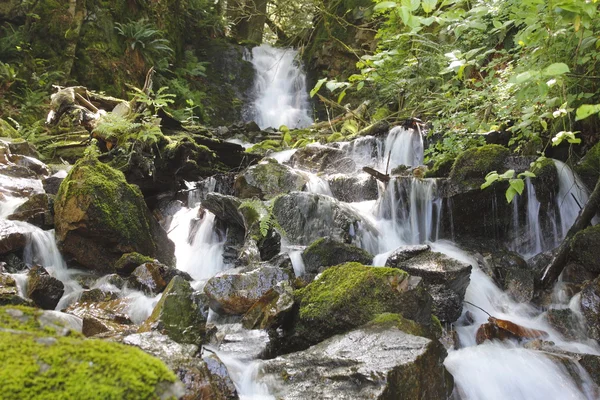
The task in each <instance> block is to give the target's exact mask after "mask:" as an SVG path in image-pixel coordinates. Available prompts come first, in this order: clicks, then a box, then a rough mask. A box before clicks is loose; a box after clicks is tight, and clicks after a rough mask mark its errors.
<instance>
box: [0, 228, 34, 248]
mask: <svg viewBox="0 0 600 400" xmlns="http://www.w3.org/2000/svg"><path fill="white" fill-rule="evenodd" d="M30 231H31V230H30V229H29V228H28V227H27V226H25V225H24V224H20V223H18V222H12V221H7V220H3V219H2V220H0V255H2V254H7V253H14V252H20V251H22V250H23V249H24V248H25V245H26V244H27V237H28V234H29V232H30Z"/></svg>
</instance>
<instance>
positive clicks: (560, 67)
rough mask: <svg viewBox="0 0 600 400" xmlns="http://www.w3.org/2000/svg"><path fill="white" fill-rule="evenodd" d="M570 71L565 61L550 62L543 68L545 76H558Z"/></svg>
mask: <svg viewBox="0 0 600 400" xmlns="http://www.w3.org/2000/svg"><path fill="white" fill-rule="evenodd" d="M567 72H569V66H568V65H567V64H565V63H554V64H550V65H549V66H547V67H546V68H544V69H543V70H542V75H544V76H557V75H562V74H566V73H567Z"/></svg>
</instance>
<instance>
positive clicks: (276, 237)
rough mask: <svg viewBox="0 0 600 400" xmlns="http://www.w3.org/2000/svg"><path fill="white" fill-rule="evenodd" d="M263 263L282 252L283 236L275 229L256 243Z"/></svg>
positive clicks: (270, 230)
mask: <svg viewBox="0 0 600 400" xmlns="http://www.w3.org/2000/svg"><path fill="white" fill-rule="evenodd" d="M256 245H257V246H258V251H259V253H260V259H261V261H268V260H270V259H271V258H273V257H275V256H276V255H277V254H279V252H280V251H281V235H280V234H279V233H278V232H277V231H276V230H275V229H273V228H271V229H269V230H268V232H267V235H266V236H263V237H261V238H260V240H259V241H258V242H257V243H256Z"/></svg>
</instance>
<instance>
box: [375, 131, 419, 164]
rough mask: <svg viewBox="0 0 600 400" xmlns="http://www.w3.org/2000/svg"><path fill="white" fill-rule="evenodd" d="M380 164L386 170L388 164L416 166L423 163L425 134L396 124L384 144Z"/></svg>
mask: <svg viewBox="0 0 600 400" xmlns="http://www.w3.org/2000/svg"><path fill="white" fill-rule="evenodd" d="M381 156H382V157H380V160H379V165H380V167H382V170H385V169H386V167H387V164H388V157H389V165H390V168H393V167H397V166H398V165H407V166H410V167H416V166H418V165H422V164H423V136H421V134H420V133H419V132H417V131H415V130H414V129H407V128H404V127H402V126H396V127H394V128H392V129H391V130H390V132H389V133H388V135H387V137H386V139H385V146H384V154H382V155H381Z"/></svg>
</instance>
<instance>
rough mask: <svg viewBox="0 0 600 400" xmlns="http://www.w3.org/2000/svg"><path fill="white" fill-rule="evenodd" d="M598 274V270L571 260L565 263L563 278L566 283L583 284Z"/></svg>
mask: <svg viewBox="0 0 600 400" xmlns="http://www.w3.org/2000/svg"><path fill="white" fill-rule="evenodd" d="M540 276H541V275H540ZM597 276H598V273H597V272H593V271H590V270H589V269H588V268H586V267H584V266H583V265H581V264H578V263H576V262H572V261H570V262H567V265H565V269H563V272H562V275H561V279H562V281H563V282H565V283H570V284H573V285H576V286H581V285H582V284H584V283H585V281H591V280H594V279H595V278H596V277H597Z"/></svg>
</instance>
